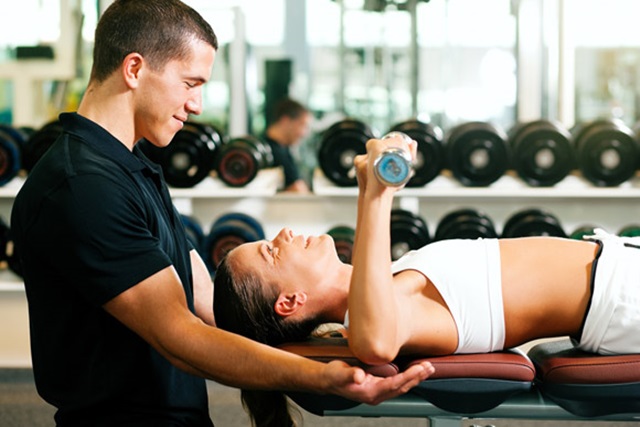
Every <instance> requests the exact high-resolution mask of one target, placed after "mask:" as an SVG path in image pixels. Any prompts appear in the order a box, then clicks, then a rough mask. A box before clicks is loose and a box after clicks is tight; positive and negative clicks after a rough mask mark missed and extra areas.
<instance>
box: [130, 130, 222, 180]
mask: <svg viewBox="0 0 640 427" xmlns="http://www.w3.org/2000/svg"><path fill="white" fill-rule="evenodd" d="M223 142H224V136H223V134H222V132H220V131H219V130H218V129H217V128H216V127H214V126H212V125H208V124H204V123H196V122H186V123H185V124H184V126H183V127H182V129H180V130H179V131H178V132H177V133H176V134H175V136H174V137H173V139H172V140H171V142H170V143H169V145H167V146H166V147H162V148H161V147H156V146H155V145H153V144H152V143H150V142H149V141H146V140H144V139H143V140H141V141H139V142H138V144H139V145H140V148H141V149H142V151H143V152H144V153H145V154H146V155H147V157H149V158H150V159H151V160H153V161H154V162H156V163H158V164H159V165H160V166H161V167H162V173H163V175H164V178H165V181H166V182H167V184H168V185H170V186H172V187H176V188H191V187H194V186H195V185H196V184H199V183H200V182H202V181H203V180H204V179H205V178H206V177H207V176H209V174H210V173H211V170H212V169H213V166H214V161H215V156H216V152H217V150H218V149H219V147H220V146H221V145H222V143H223Z"/></svg>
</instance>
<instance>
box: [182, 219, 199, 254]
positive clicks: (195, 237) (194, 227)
mask: <svg viewBox="0 0 640 427" xmlns="http://www.w3.org/2000/svg"><path fill="white" fill-rule="evenodd" d="M180 221H181V222H182V225H184V230H185V232H186V233H187V239H189V241H190V242H191V244H192V245H193V247H194V248H195V249H196V251H198V253H200V254H202V246H203V245H204V237H205V234H204V231H203V230H202V225H201V224H200V221H198V219H197V218H196V217H194V216H192V215H185V214H180Z"/></svg>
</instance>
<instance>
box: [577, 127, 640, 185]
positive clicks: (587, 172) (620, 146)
mask: <svg viewBox="0 0 640 427" xmlns="http://www.w3.org/2000/svg"><path fill="white" fill-rule="evenodd" d="M572 138H573V141H574V146H575V150H576V156H577V162H578V166H579V168H580V171H581V172H582V175H583V176H584V177H585V178H586V179H587V180H589V181H590V182H591V183H592V184H594V185H597V186H600V187H613V186H617V185H620V184H622V183H623V182H625V181H627V180H629V179H630V178H631V177H632V176H633V175H634V174H635V172H636V170H637V169H638V158H639V157H640V144H639V143H638V141H637V140H636V136H635V135H634V133H633V131H632V130H631V129H629V128H628V127H627V126H625V125H624V123H622V122H621V121H619V120H596V121H593V122H590V123H585V124H580V125H578V126H576V127H575V128H574V130H573V131H572Z"/></svg>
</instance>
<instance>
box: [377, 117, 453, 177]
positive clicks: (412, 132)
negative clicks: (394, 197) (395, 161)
mask: <svg viewBox="0 0 640 427" xmlns="http://www.w3.org/2000/svg"><path fill="white" fill-rule="evenodd" d="M389 132H402V133H404V134H406V135H408V136H409V137H410V138H411V139H413V140H415V141H416V142H417V144H418V149H417V153H416V159H415V161H414V162H413V171H414V172H413V176H412V177H411V179H409V182H407V187H422V186H424V185H426V184H427V183H429V182H431V181H433V179H435V177H437V176H438V175H439V174H440V172H441V171H442V169H443V166H444V146H443V141H442V138H443V136H442V131H441V130H440V128H439V127H437V126H433V125H431V124H428V123H424V122H422V121H420V120H407V121H404V122H401V123H398V124H396V125H394V126H393V127H392V128H391V129H390V130H389Z"/></svg>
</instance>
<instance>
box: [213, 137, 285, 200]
mask: <svg viewBox="0 0 640 427" xmlns="http://www.w3.org/2000/svg"><path fill="white" fill-rule="evenodd" d="M264 145H265V144H264V143H262V142H261V141H260V140H258V139H257V138H255V137H253V136H251V135H245V136H242V137H236V138H232V139H231V140H229V142H227V143H226V144H223V145H222V146H221V147H220V149H219V155H218V156H217V160H216V170H217V172H218V178H220V179H221V180H222V181H223V182H224V183H226V184H227V185H229V186H231V187H244V186H246V185H247V184H249V183H250V182H251V181H253V180H254V179H255V177H256V176H257V174H258V171H259V170H260V169H261V168H263V167H265V166H266V165H268V164H269V159H268V158H265V155H267V154H268V151H267V150H266V148H265V147H264ZM271 162H272V163H273V153H271ZM272 163H271V164H272Z"/></svg>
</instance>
